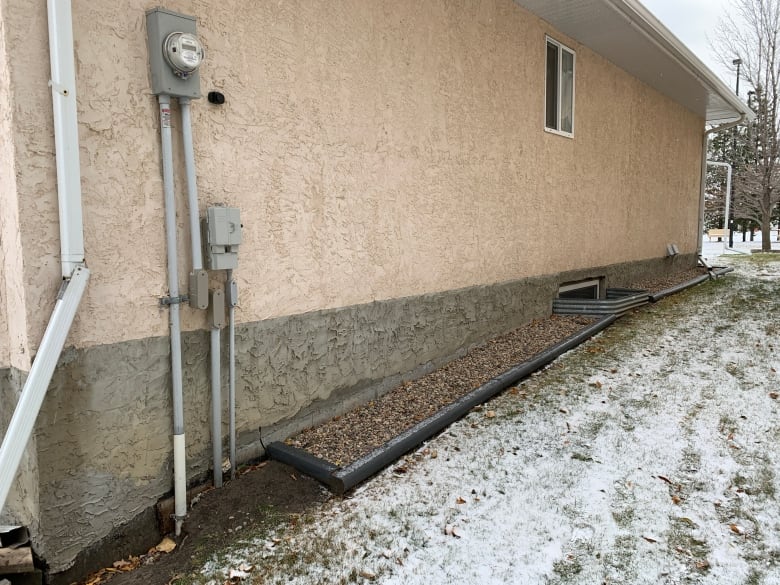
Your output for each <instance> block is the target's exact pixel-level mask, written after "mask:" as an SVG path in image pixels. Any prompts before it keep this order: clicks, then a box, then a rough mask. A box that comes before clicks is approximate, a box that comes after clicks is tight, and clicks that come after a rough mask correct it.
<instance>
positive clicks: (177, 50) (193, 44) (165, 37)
mask: <svg viewBox="0 0 780 585" xmlns="http://www.w3.org/2000/svg"><path fill="white" fill-rule="evenodd" d="M195 33H196V30H195V18H194V17H193V16H187V15H185V14H179V13H178V12H173V11H171V10H166V9H164V8H154V9H152V10H150V11H149V12H147V13H146V38H147V41H148V45H149V67H150V69H151V72H152V93H154V94H156V95H159V94H165V95H170V96H173V97H189V98H199V97H200V75H199V74H198V68H199V67H200V65H201V63H202V62H203V58H204V56H205V52H204V49H203V45H201V42H200V40H199V39H198V37H197V35H196V34H195Z"/></svg>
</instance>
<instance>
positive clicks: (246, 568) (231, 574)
mask: <svg viewBox="0 0 780 585" xmlns="http://www.w3.org/2000/svg"><path fill="white" fill-rule="evenodd" d="M254 568H255V567H254V565H248V564H246V563H241V564H240V565H238V567H237V568H231V569H230V570H229V571H228V579H230V580H231V581H236V580H237V581H243V580H244V579H247V578H248V577H249V573H250V572H251V571H252V569H254Z"/></svg>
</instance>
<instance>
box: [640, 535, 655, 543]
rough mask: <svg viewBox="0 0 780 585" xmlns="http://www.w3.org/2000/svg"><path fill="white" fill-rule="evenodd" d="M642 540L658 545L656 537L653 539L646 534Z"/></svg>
mask: <svg viewBox="0 0 780 585" xmlns="http://www.w3.org/2000/svg"><path fill="white" fill-rule="evenodd" d="M642 538H644V539H645V540H646V541H647V542H649V543H651V544H655V543H657V542H658V539H657V538H655V537H653V536H648V535H646V534H643V535H642Z"/></svg>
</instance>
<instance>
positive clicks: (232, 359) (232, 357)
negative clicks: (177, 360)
mask: <svg viewBox="0 0 780 585" xmlns="http://www.w3.org/2000/svg"><path fill="white" fill-rule="evenodd" d="M227 289H228V294H227V295H226V296H227V300H228V417H229V419H230V479H236V465H237V462H236V304H237V303H238V299H237V298H236V296H238V295H237V288H236V285H235V283H234V282H233V271H232V270H228V271H227Z"/></svg>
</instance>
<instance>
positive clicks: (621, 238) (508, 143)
mask: <svg viewBox="0 0 780 585" xmlns="http://www.w3.org/2000/svg"><path fill="white" fill-rule="evenodd" d="M156 4H157V3H155V2H143V1H137V0H134V1H131V0H123V1H114V0H112V1H109V0H95V1H90V2H87V1H82V0H75V1H74V11H75V17H74V23H75V24H74V26H75V30H74V35H75V38H76V51H77V66H78V67H77V68H78V103H79V116H80V140H81V157H82V185H83V191H84V224H85V245H86V250H87V261H88V264H89V267H90V269H91V271H92V274H93V276H92V279H91V281H90V285H89V289H88V292H87V296H86V300H85V303H84V305H83V307H82V310H81V311H80V316H79V318H78V320H77V322H76V325H75V327H74V330H73V332H72V334H71V337H70V342H71V343H73V344H75V345H77V346H91V345H99V344H104V343H111V342H116V341H122V340H128V339H141V338H146V337H150V336H157V335H165V334H166V331H167V314H166V312H165V311H161V310H160V309H159V308H158V298H159V297H160V296H161V295H163V294H165V291H166V288H167V286H166V273H165V248H164V233H163V219H162V216H163V208H162V186H161V179H160V163H159V136H158V119H157V105H156V99H155V97H154V96H153V95H152V94H151V92H150V87H149V75H148V65H147V62H148V59H147V49H146V32H145V18H144V12H145V10H146V9H148V8H151V7H153V6H154V5H156ZM165 6H166V7H167V8H169V9H172V10H177V11H181V12H185V13H190V14H194V15H195V16H196V17H197V18H198V27H199V32H200V34H201V36H202V39H203V41H204V43H205V45H206V48H207V56H208V60H207V62H206V64H205V65H204V67H203V69H202V71H201V76H202V89H203V91H204V93H205V92H207V91H209V90H212V89H219V90H220V91H222V92H224V94H225V95H226V98H227V103H226V104H225V105H224V106H222V107H216V106H213V105H210V104H208V103H206V100H205V99H204V100H200V101H198V102H196V103H195V105H194V107H193V110H194V111H193V117H194V134H195V141H196V144H195V146H196V153H197V156H198V163H197V164H198V175H199V189H200V193H201V206H202V207H203V208H205V207H206V206H207V205H211V204H217V203H224V204H228V205H232V206H237V207H240V208H241V211H242V218H243V223H244V226H245V232H244V234H245V239H244V244H243V245H242V247H241V255H240V268H239V270H238V271H237V273H236V276H237V278H238V280H239V282H240V285H241V307H240V311H239V314H238V318H239V320H240V321H243V322H252V321H257V320H261V319H266V318H270V317H275V316H282V315H291V314H298V313H302V312H306V311H311V310H315V309H322V308H329V307H343V306H349V305H353V304H357V303H363V302H368V301H372V300H378V299H389V298H395V297H402V296H410V295H417V294H423V293H428V292H436V291H445V290H451V289H456V288H460V287H466V286H470V285H474V284H480V283H495V282H502V281H507V280H512V279H518V278H522V277H525V276H531V275H536V274H550V273H554V272H559V271H563V270H568V269H572V268H578V267H586V266H598V265H607V264H611V263H617V262H626V261H632V260H642V259H647V258H653V257H659V256H663V254H664V251H665V245H666V243H669V242H675V243H677V244H678V245H679V246H680V248H681V251H682V252H684V253H690V252H693V251H695V248H696V237H697V234H696V233H695V232H696V214H697V208H698V196H697V192H698V176H699V175H698V167H699V161H700V149H701V132H702V126H703V121H702V120H701V119H699V118H698V117H696V116H695V115H694V114H692V113H690V112H688V111H687V110H684V109H683V108H681V107H680V106H678V105H677V104H675V103H673V102H671V101H670V100H668V99H667V98H665V97H663V96H661V95H660V94H658V93H657V92H655V91H654V90H652V89H650V88H649V87H647V86H645V85H643V84H642V83H640V82H638V81H637V80H635V79H634V78H632V77H630V76H628V75H627V74H626V73H624V72H623V71H621V70H619V69H617V68H615V67H614V66H612V65H611V64H610V63H608V62H606V61H605V60H604V59H602V58H601V57H599V56H598V55H595V54H593V53H592V52H591V51H589V50H588V49H586V48H584V47H581V46H578V45H577V44H575V43H571V42H570V41H568V40H567V39H565V38H563V37H562V36H561V35H558V34H556V32H555V31H554V30H552V29H550V28H549V26H547V25H546V24H545V23H544V22H542V21H540V20H539V19H537V18H535V17H534V16H532V15H530V14H529V13H527V12H525V11H524V10H522V9H520V8H519V7H517V6H516V5H515V4H513V3H512V2H511V1H510V0H484V1H481V2H451V1H444V0H441V1H431V2H417V1H412V0H403V1H400V2H393V3H388V2H379V1H365V0H352V1H346V0H345V1H340V2H330V1H328V2H326V1H319V2H315V1H312V0H298V1H289V2H282V3H279V2H264V1H263V2H252V3H246V2H238V1H237V0H224V1H221V2H206V1H198V2H184V1H172V2H167V3H165ZM5 7H6V13H5V17H6V23H7V27H6V30H7V31H10V32H9V33H8V42H9V49H10V51H12V52H13V55H14V59H13V60H12V63H11V76H12V81H13V88H14V92H15V95H16V99H14V100H13V104H14V105H13V107H14V115H15V116H16V120H17V123H16V125H15V128H14V139H15V141H16V144H17V151H16V162H17V163H23V164H18V168H17V187H16V189H17V192H18V194H19V203H18V205H19V211H20V214H19V215H20V219H21V221H20V234H21V236H20V237H21V241H22V243H23V245H24V258H25V262H24V265H23V271H24V272H23V274H24V282H25V283H26V291H27V292H26V294H27V295H28V297H29V300H28V302H27V303H26V307H27V309H26V313H25V315H24V318H25V319H26V320H27V321H29V331H30V339H31V341H30V343H31V344H32V345H33V346H35V345H37V343H38V340H39V339H40V336H41V334H42V332H43V328H44V326H45V322H46V319H47V317H48V313H49V312H50V310H51V306H52V305H53V299H54V296H55V292H56V287H57V286H58V283H59V266H58V260H57V259H58V254H59V250H58V231H57V204H56V191H55V172H54V161H53V142H52V136H51V135H52V127H51V124H52V123H51V114H50V109H51V105H50V97H49V90H48V88H47V85H46V83H47V79H48V78H47V72H48V65H47V59H48V57H47V42H46V19H45V5H44V4H41V3H35V4H34V5H30V4H29V3H28V2H26V1H23V0H5ZM546 33H549V34H551V35H553V36H555V37H556V38H558V39H560V40H562V41H563V42H568V43H569V44H570V46H571V47H572V48H573V49H575V50H576V52H577V82H576V96H577V99H576V119H575V125H576V128H575V138H574V139H573V140H571V139H567V138H562V137H560V136H556V135H552V134H548V133H545V132H544V131H543V129H542V123H543V118H544V115H543V105H544V104H543V87H544V48H545V41H544V38H545V34H546ZM20 96H24V99H19V97H20ZM175 119H177V118H175ZM178 126H179V123H178V121H177V122H176V127H177V128H178ZM175 146H176V151H177V153H179V152H180V145H179V144H178V142H177V144H176V145H175ZM180 163H181V157H180V156H179V155H178V154H177V164H179V165H180ZM182 179H183V177H182V176H181V174H179V175H178V183H177V189H178V192H179V193H180V194H181V193H183V180H182ZM180 200H181V198H180ZM179 211H180V214H179V223H180V226H181V229H180V250H181V253H180V258H181V266H182V268H181V274H182V277H181V281H182V283H183V284H184V283H185V282H186V280H185V273H186V267H187V265H188V263H189V260H188V258H189V253H188V246H189V244H188V241H187V239H186V237H187V230H186V229H185V224H186V220H185V218H186V208H185V207H184V206H183V204H180V209H179ZM13 286H17V285H12V287H13ZM204 324H205V322H204V320H203V315H201V314H197V313H194V312H192V311H190V309H188V308H187V309H185V310H184V325H185V328H187V329H194V328H198V327H203V326H204Z"/></svg>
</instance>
